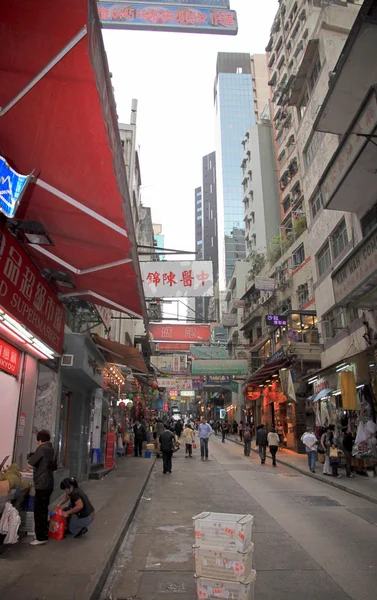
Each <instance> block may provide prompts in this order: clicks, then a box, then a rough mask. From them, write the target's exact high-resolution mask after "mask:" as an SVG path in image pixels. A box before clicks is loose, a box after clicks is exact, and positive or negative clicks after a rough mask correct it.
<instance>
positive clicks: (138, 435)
mask: <svg viewBox="0 0 377 600" xmlns="http://www.w3.org/2000/svg"><path fill="white" fill-rule="evenodd" d="M134 437H135V456H141V455H142V452H143V442H144V440H146V439H147V432H146V431H145V427H144V426H143V425H142V424H141V423H140V421H136V423H135V425H134Z"/></svg>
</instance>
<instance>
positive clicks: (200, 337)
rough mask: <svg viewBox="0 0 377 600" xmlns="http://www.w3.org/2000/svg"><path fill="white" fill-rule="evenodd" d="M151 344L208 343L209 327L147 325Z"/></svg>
mask: <svg viewBox="0 0 377 600" xmlns="http://www.w3.org/2000/svg"><path fill="white" fill-rule="evenodd" d="M149 333H150V335H151V337H152V341H153V342H188V341H189V342H191V343H194V342H208V341H209V339H210V336H211V328H210V326H209V325H191V324H190V325H183V324H182V325H181V324H179V325H162V324H155V325H149Z"/></svg>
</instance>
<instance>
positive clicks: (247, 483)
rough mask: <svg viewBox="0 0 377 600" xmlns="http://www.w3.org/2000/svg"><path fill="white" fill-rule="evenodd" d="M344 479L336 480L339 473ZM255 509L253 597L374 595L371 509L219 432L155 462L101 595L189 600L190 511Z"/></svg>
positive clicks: (192, 594)
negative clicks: (247, 452) (191, 451)
mask: <svg viewBox="0 0 377 600" xmlns="http://www.w3.org/2000/svg"><path fill="white" fill-rule="evenodd" d="M339 481H341V480H339ZM204 510H208V511H215V512H235V513H247V512H249V513H251V514H252V515H254V529H253V541H254V543H255V554H254V559H255V560H254V563H255V568H256V569H257V572H258V575H257V585H256V600H303V598H304V599H305V600H319V599H321V600H346V599H350V598H351V599H352V600H375V598H376V589H377V506H376V505H375V504H372V503H371V502H368V501H367V500H364V499H362V498H358V497H356V496H353V495H351V494H349V493H346V492H344V491H341V490H339V489H336V488H333V487H330V486H328V485H326V484H324V483H322V482H321V481H317V480H315V479H312V478H310V477H307V476H306V475H303V474H301V473H298V472H295V471H293V470H292V469H290V468H288V467H286V466H284V465H278V467H277V468H276V469H273V468H272V467H271V461H268V464H266V465H265V466H261V465H260V463H259V458H258V456H257V455H256V454H254V453H252V456H251V457H250V458H245V457H244V456H243V450H242V447H241V446H239V445H237V444H234V443H232V442H230V441H228V442H227V443H226V444H222V443H221V441H220V440H219V438H212V439H211V442H210V461H208V462H201V461H200V459H199V457H198V451H197V450H196V452H195V458H194V459H192V460H190V459H185V458H184V453H183V451H182V450H180V451H179V452H178V453H177V454H176V455H175V457H174V464H173V473H172V475H163V474H162V463H161V461H157V462H156V463H155V467H154V469H153V473H152V476H151V478H150V480H149V483H148V485H147V488H146V490H145V492H144V494H143V499H142V500H141V502H140V505H139V508H138V510H137V512H136V517H135V519H134V521H133V523H132V525H131V528H130V529H129V532H128V535H127V536H126V538H125V541H124V543H123V545H122V547H121V550H120V552H119V554H118V558H117V560H116V561H115V563H114V568H113V570H112V572H111V574H110V576H109V578H108V581H107V584H106V587H105V589H104V591H103V593H102V596H101V600H195V598H196V587H195V580H194V577H193V575H194V560H193V554H192V545H193V543H194V536H193V527H192V516H193V515H196V514H198V513H200V512H202V511H204Z"/></svg>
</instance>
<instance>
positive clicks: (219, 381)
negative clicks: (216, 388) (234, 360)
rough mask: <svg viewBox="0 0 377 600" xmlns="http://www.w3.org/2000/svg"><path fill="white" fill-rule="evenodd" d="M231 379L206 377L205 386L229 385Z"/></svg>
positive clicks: (219, 376) (227, 377) (226, 376)
mask: <svg viewBox="0 0 377 600" xmlns="http://www.w3.org/2000/svg"><path fill="white" fill-rule="evenodd" d="M231 381H232V378H231V376H230V375H208V377H207V385H228V386H229V385H230V384H231Z"/></svg>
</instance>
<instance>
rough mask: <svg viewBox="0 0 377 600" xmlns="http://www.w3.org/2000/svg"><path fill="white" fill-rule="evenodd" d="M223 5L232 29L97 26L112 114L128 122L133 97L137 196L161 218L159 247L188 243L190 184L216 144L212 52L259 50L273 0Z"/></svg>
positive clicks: (191, 244)
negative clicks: (234, 22) (234, 23)
mask: <svg viewBox="0 0 377 600" xmlns="http://www.w3.org/2000/svg"><path fill="white" fill-rule="evenodd" d="M230 6H231V8H232V9H233V10H236V11H237V15H238V25H239V31H238V35H237V36H221V35H203V34H201V35H199V34H183V33H162V32H144V31H129V30H122V31H118V30H110V29H107V30H104V31H103V37H104V43H105V48H106V51H107V56H108V61H109V67H110V71H111V73H112V76H113V78H112V82H113V86H114V90H115V99H116V103H117V111H118V118H119V121H120V122H122V123H129V120H130V111H131V100H132V98H137V99H138V102H139V104H138V116H137V144H138V146H139V149H140V163H141V177H142V186H143V187H142V202H143V204H144V205H145V206H150V207H151V208H152V219H153V222H154V223H161V224H162V226H163V233H164V235H165V247H166V248H174V249H179V250H194V249H195V237H194V224H195V215H194V190H195V188H196V187H199V186H200V185H201V178H202V175H201V167H202V157H203V156H204V155H205V154H208V153H209V152H212V151H213V150H215V132H214V124H215V111H214V104H213V89H214V79H215V74H216V58H217V53H218V52H249V53H250V54H259V53H264V52H265V50H264V49H265V47H266V46H267V43H268V40H269V34H270V29H271V25H272V22H273V19H274V16H275V14H276V11H277V9H278V0H262V1H261V2H260V1H258V0H230ZM240 185H241V178H240ZM192 258H194V257H192Z"/></svg>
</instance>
